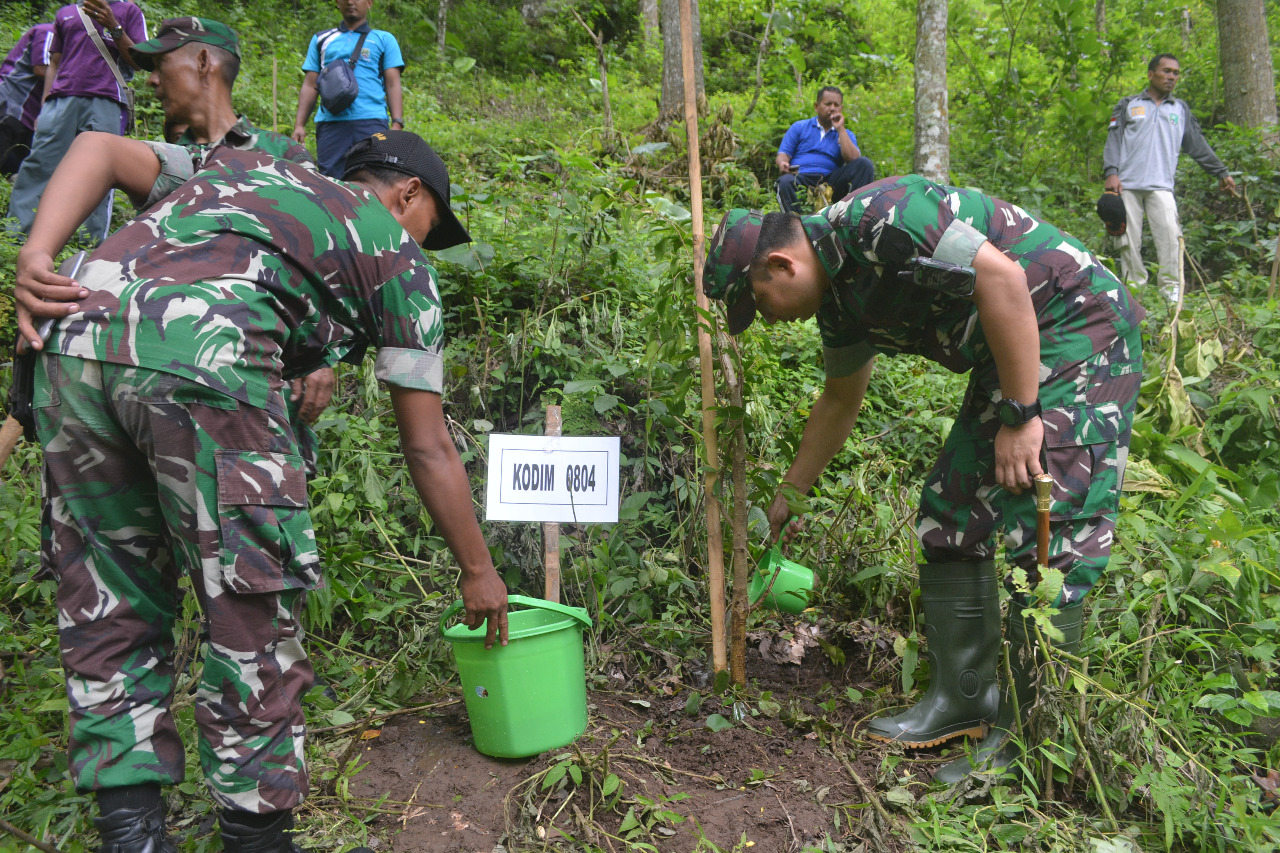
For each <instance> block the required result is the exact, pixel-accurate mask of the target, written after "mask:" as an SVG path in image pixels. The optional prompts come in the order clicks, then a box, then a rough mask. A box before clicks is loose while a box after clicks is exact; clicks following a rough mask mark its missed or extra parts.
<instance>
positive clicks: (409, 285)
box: [374, 264, 444, 394]
mask: <svg viewBox="0 0 1280 853" xmlns="http://www.w3.org/2000/svg"><path fill="white" fill-rule="evenodd" d="M374 302H375V304H374V309H375V310H376V311H377V312H379V314H380V316H379V317H378V320H379V327H380V328H381V329H382V334H381V340H379V341H377V342H376V343H377V346H378V358H377V361H376V362H375V364H374V375H375V376H377V378H378V379H379V380H381V381H383V382H386V383H387V384H389V385H396V386H399V387H401V388H410V389H413V390H417V391H433V392H435V393H437V394H442V393H444V357H443V350H444V322H443V317H442V315H441V311H440V296H439V291H438V290H437V288H436V275H435V270H433V269H432V268H431V267H430V266H429V265H427V264H419V265H416V266H414V267H413V268H411V269H409V270H407V271H406V272H404V273H401V274H400V275H398V276H396V277H394V278H392V279H390V280H389V281H387V282H386V283H385V284H383V285H382V287H380V288H379V289H378V293H377V298H376V299H375V300H374Z"/></svg>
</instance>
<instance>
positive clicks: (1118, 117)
mask: <svg viewBox="0 0 1280 853" xmlns="http://www.w3.org/2000/svg"><path fill="white" fill-rule="evenodd" d="M1181 73H1182V69H1181V67H1180V66H1179V65H1178V60H1177V58H1176V57H1174V56H1173V55H1172V54H1168V53H1162V54H1159V55H1158V56H1156V57H1154V58H1153V59H1152V60H1151V61H1150V62H1149V63H1147V81H1148V84H1147V88H1146V89H1145V90H1144V91H1142V92H1140V93H1139V94H1137V95H1130V96H1129V97H1127V98H1121V99H1120V103H1118V104H1116V108H1115V109H1114V110H1112V112H1111V124H1110V126H1109V128H1108V130H1107V144H1106V147H1105V148H1104V149H1103V152H1102V174H1103V176H1104V178H1105V179H1106V180H1105V183H1104V188H1105V189H1106V190H1107V191H1108V192H1117V193H1120V197H1121V198H1122V199H1123V200H1124V210H1125V215H1126V219H1127V224H1126V227H1125V235H1124V237H1122V238H1121V244H1120V272H1121V278H1123V279H1124V280H1125V281H1128V282H1129V283H1131V284H1134V285H1137V286H1139V287H1140V286H1142V285H1144V284H1146V283H1147V270H1146V267H1144V266H1143V265H1142V217H1143V214H1144V213H1145V214H1146V216H1147V218H1149V219H1150V220H1151V237H1152V239H1153V240H1154V241H1155V244H1156V258H1157V259H1158V260H1159V262H1160V272H1159V276H1158V282H1159V285H1160V293H1161V294H1162V295H1163V296H1164V297H1165V299H1167V300H1169V301H1170V302H1177V301H1178V297H1179V296H1181V294H1180V293H1179V291H1178V288H1179V284H1178V281H1179V278H1180V276H1179V272H1180V271H1181V268H1182V257H1181V254H1180V253H1179V251H1178V237H1179V235H1181V234H1182V226H1181V225H1180V224H1179V221H1178V203H1177V202H1176V201H1174V198H1173V179H1174V175H1175V173H1176V172H1177V171H1178V153H1179V152H1181V151H1185V152H1186V153H1187V154H1190V155H1191V158H1192V159H1193V160H1195V161H1196V162H1197V163H1199V164H1200V168H1202V169H1204V170H1205V171H1206V172H1208V173H1209V174H1211V175H1213V176H1214V177H1215V178H1218V180H1219V184H1220V186H1221V188H1222V189H1223V190H1224V191H1225V192H1230V193H1234V192H1235V191H1236V182H1235V181H1234V180H1232V178H1231V176H1230V175H1228V174H1227V167H1226V166H1224V165H1222V161H1221V160H1219V159H1218V155H1217V154H1214V153H1213V149H1212V148H1210V147H1209V143H1208V142H1205V139H1204V134H1203V133H1201V132H1200V123H1199V122H1198V121H1196V117H1195V116H1194V115H1193V114H1192V113H1191V108H1190V107H1188V106H1187V103H1186V101H1182V100H1179V99H1177V98H1175V97H1173V89H1174V87H1175V86H1177V85H1178V77H1179V75H1180V74H1181Z"/></svg>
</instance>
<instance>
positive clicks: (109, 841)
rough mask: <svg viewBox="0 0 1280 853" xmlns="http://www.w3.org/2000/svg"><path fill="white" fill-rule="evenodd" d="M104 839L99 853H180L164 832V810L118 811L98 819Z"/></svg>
mask: <svg viewBox="0 0 1280 853" xmlns="http://www.w3.org/2000/svg"><path fill="white" fill-rule="evenodd" d="M93 825H94V826H96V827H97V828H98V835H99V836H101V837H102V846H101V847H99V848H98V853H178V848H177V847H174V846H173V842H172V841H170V840H169V836H168V835H166V834H165V831H164V806H163V805H159V806H149V807H146V808H138V809H115V810H113V811H111V812H109V813H107V814H105V815H103V816H102V817H95V818H94V819H93Z"/></svg>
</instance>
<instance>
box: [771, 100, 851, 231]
mask: <svg viewBox="0 0 1280 853" xmlns="http://www.w3.org/2000/svg"><path fill="white" fill-rule="evenodd" d="M813 111H814V115H813V116H811V117H809V118H806V119H801V120H800V121H798V122H796V123H795V124H793V125H791V127H789V128H787V133H786V135H785V136H783V137H782V144H781V145H779V146H778V156H777V163H778V171H780V172H781V173H782V177H780V178H778V205H779V206H780V207H781V208H782V210H783V212H784V213H792V212H794V211H795V206H796V193H797V190H798V188H799V187H813V186H817V185H818V184H820V183H822V182H823V181H826V182H827V184H829V185H830V186H831V200H832V201H839V200H840V199H842V198H844V197H845V196H846V195H848V194H849V193H851V192H853V191H854V190H856V189H858V188H860V187H864V186H866V185H867V184H869V183H871V182H872V181H874V180H875V178H876V167H875V164H874V163H872V162H871V159H870V158H869V157H863V156H862V152H861V151H860V150H859V149H858V137H856V136H854V135H853V131H851V130H849V128H847V127H845V123H844V93H843V92H841V91H840V90H839V89H837V88H836V87H835V86H823V87H822V88H821V89H819V90H818V99H817V101H816V102H815V103H814V105H813Z"/></svg>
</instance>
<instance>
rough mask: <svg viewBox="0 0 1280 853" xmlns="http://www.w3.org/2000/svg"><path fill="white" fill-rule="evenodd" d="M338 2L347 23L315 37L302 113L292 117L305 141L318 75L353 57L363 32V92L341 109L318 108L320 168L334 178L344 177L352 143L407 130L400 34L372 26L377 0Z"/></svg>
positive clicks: (359, 70) (296, 134)
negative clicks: (401, 75)
mask: <svg viewBox="0 0 1280 853" xmlns="http://www.w3.org/2000/svg"><path fill="white" fill-rule="evenodd" d="M337 3H338V11H339V12H341V13H342V23H341V24H339V25H338V26H337V27H334V28H333V29H329V30H325V31H324V32H322V33H316V34H315V35H314V36H312V37H311V44H310V46H309V47H308V48H307V58H306V60H305V61H304V62H303V63H302V70H303V71H304V72H306V78H305V79H304V80H303V81H302V89H301V91H299V92H298V115H297V117H296V118H295V119H294V122H293V139H294V141H295V142H299V143H303V142H306V140H307V120H308V119H309V118H311V111H312V110H313V109H315V107H316V102H317V101H318V100H319V99H320V92H319V89H317V88H316V78H317V77H318V76H319V75H320V71H321V70H322V69H323V68H324V67H325V66H326V65H329V64H330V63H332V62H335V61H338V60H341V61H344V62H345V61H348V60H349V59H351V54H352V52H353V51H354V50H356V45H357V44H360V39H361V37H362V36H363V37H364V42H363V43H362V44H360V55H359V56H358V57H356V64H355V77H356V81H357V82H358V83H359V84H360V94H358V95H357V96H356V99H355V100H354V101H353V102H352V103H351V105H350V106H349V107H347V108H346V109H345V110H343V111H342V112H340V113H338V114H336V115H335V114H333V113H331V112H329V111H328V110H327V109H325V107H324V104H321V105H320V112H319V113H317V114H316V160H317V162H319V164H320V172H321V173H322V174H325V175H328V176H329V177H331V178H341V177H342V175H343V172H344V171H345V168H344V167H345V165H346V161H347V149H349V148H350V147H351V146H352V145H354V144H355V143H356V142H359V141H360V140H361V139H366V138H368V137H369V136H371V135H373V134H375V133H377V132H379V131H386V130H388V129H390V128H394V129H395V130H404V96H403V94H402V92H401V91H400V69H402V68H404V58H403V57H402V56H401V55H400V45H399V44H398V43H397V42H396V37H395V36H393V35H391V33H389V32H386V31H385V30H375V29H372V28H370V26H369V8H370V7H371V6H373V0H337ZM388 110H390V111H389V112H388Z"/></svg>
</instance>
